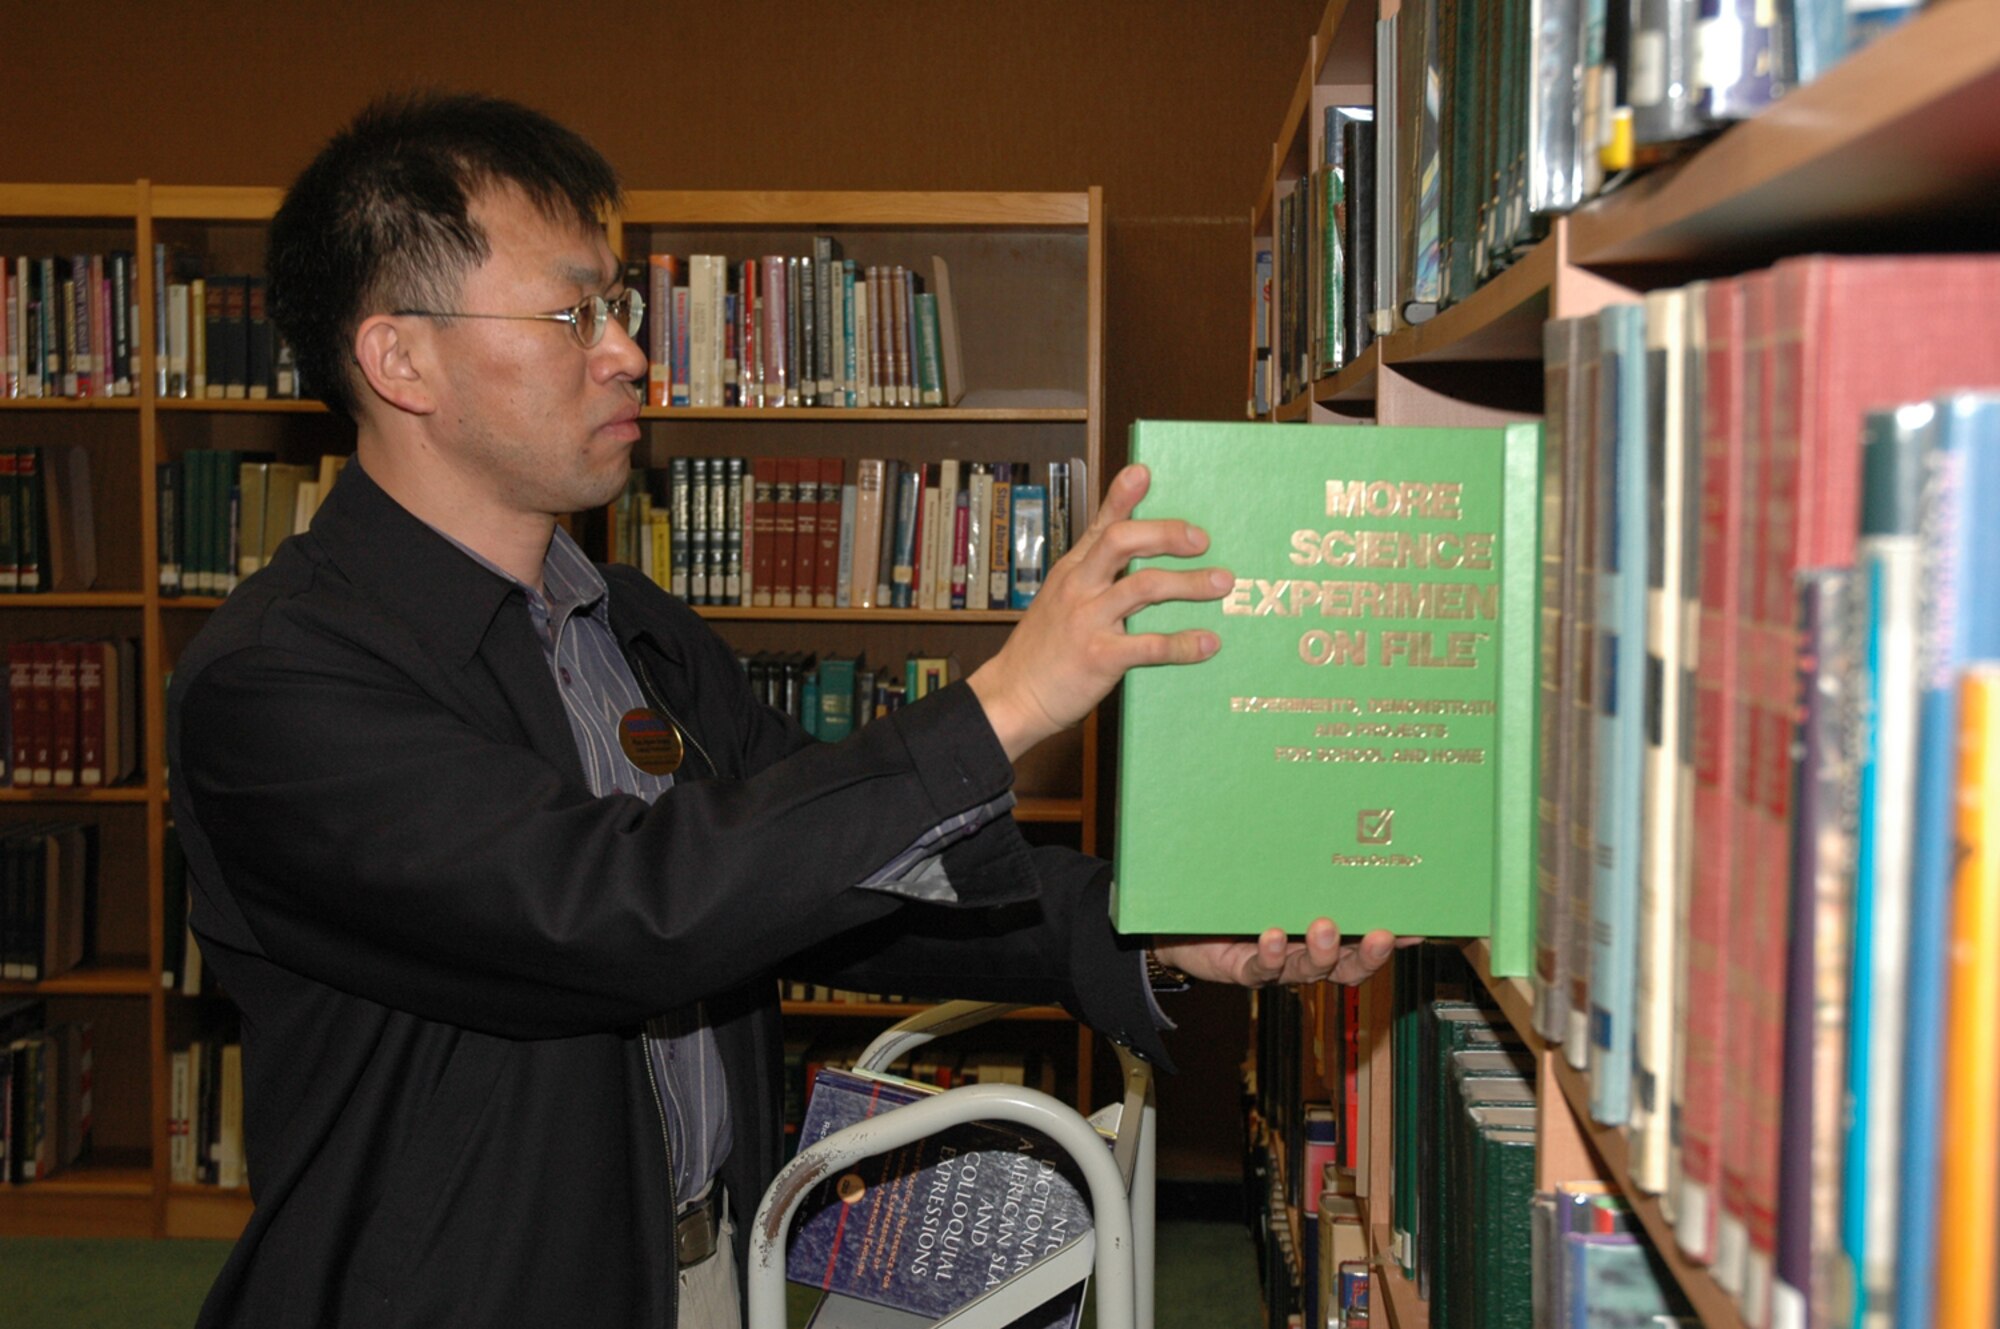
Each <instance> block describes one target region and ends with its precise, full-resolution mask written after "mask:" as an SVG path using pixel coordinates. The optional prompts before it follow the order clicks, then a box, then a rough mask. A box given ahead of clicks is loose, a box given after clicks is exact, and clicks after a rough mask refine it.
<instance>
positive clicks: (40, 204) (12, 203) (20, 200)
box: [0, 184, 139, 221]
mask: <svg viewBox="0 0 2000 1329" xmlns="http://www.w3.org/2000/svg"><path fill="white" fill-rule="evenodd" d="M0 211H4V212H5V214H6V215H7V216H8V217H9V218H10V219H12V220H14V221H35V220H40V219H44V218H46V219H48V220H51V221H63V220H68V219H71V218H83V217H113V218H119V219H122V220H125V221H131V220H132V219H133V218H135V217H137V216H138V215H139V187H138V186H137V185H136V184H130V185H7V186H5V187H4V188H0Z"/></svg>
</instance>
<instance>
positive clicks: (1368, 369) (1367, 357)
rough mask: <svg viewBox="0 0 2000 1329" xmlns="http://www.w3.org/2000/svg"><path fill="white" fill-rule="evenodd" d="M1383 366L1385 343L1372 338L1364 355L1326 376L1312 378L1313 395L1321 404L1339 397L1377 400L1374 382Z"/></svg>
mask: <svg viewBox="0 0 2000 1329" xmlns="http://www.w3.org/2000/svg"><path fill="white" fill-rule="evenodd" d="M1381 368H1382V343H1381V342H1379V341H1371V342H1369V343H1368V345H1367V346H1366V347H1364V348H1363V349H1362V352H1361V358H1360V359H1358V360H1356V361H1354V362H1353V363H1352V364H1347V365H1342V366H1341V367H1340V368H1339V369H1336V370H1335V371H1334V372H1333V373H1331V374H1328V375H1327V376H1326V377H1325V378H1317V379H1314V380H1313V385H1312V399H1313V400H1314V401H1316V402H1319V403H1321V404H1322V405H1324V404H1326V403H1328V402H1337V401H1350V402H1353V401H1374V400H1375V383H1376V379H1377V377H1378V375H1379V373H1380V371H1381Z"/></svg>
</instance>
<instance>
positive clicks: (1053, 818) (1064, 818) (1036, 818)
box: [1014, 796, 1083, 824]
mask: <svg viewBox="0 0 2000 1329" xmlns="http://www.w3.org/2000/svg"><path fill="white" fill-rule="evenodd" d="M1014 820H1015V821H1033V822H1044V823H1055V824H1061V823H1064V822H1080V821H1082V820H1083V800H1082V799H1080V798H1031V797H1025V796H1024V797H1022V798H1019V799H1017V800H1016V801H1015V803H1014Z"/></svg>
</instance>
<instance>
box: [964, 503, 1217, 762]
mask: <svg viewBox="0 0 2000 1329" xmlns="http://www.w3.org/2000/svg"><path fill="white" fill-rule="evenodd" d="M1148 481H1149V477H1148V475H1147V473H1146V468H1145V467H1143V466H1128V467H1126V468H1125V469H1124V470H1122V471H1120V472H1119V473H1118V474H1117V475H1116V476H1114V477H1113V478H1112V481H1111V487H1110V488H1109V489H1108V490H1107V491H1106V492H1105V495H1104V503H1103V506H1101V507H1100V508H1099V509H1098V512H1097V516H1096V518H1095V519H1094V520H1093V521H1092V522H1091V523H1090V528H1089V529H1088V530H1086V531H1085V532H1084V533H1083V538H1082V539H1080V540H1078V541H1077V543H1076V545H1075V547H1074V548H1072V549H1071V550H1070V551H1069V553H1067V554H1066V555H1064V556H1063V558H1062V559H1061V561H1059V562H1058V563H1057V564H1056V565H1055V566H1054V567H1053V568H1051V569H1049V572H1048V575H1047V576H1046V577H1045V578H1043V580H1042V588H1041V590H1040V591H1039V592H1037V593H1036V595H1035V600H1034V603H1033V604H1032V605H1030V606H1029V608H1028V611H1027V613H1026V614H1025V615H1024V616H1023V617H1022V619H1021V621H1020V623H1019V624H1017V625H1016V626H1015V628H1014V630H1013V632H1011V633H1009V634H1008V636H1007V641H1006V644H1005V645H1003V646H1002V647H1001V648H1000V650H999V653H998V654H996V655H994V656H993V657H992V658H991V659H989V660H987V661H986V662H985V663H984V664H982V665H980V666H979V668H977V669H975V670H973V672H972V676H971V677H970V678H968V679H967V680H966V682H967V683H968V684H969V685H970V686H971V688H972V690H973V692H974V694H975V695H977V696H978V698H979V701H980V704H981V705H983V706H984V707H985V708H986V718H987V720H988V722H989V723H991V724H992V726H993V732H994V733H995V734H996V735H997V736H998V737H999V739H1000V745H1001V746H1002V747H1003V748H1005V749H1006V752H1007V756H1008V758H1009V759H1010V760H1011V759H1014V758H1018V757H1019V756H1020V755H1021V754H1022V753H1024V752H1026V751H1027V750H1028V749H1029V748H1032V747H1034V746H1035V744H1037V743H1039V742H1041V741H1042V740H1043V739H1045V738H1048V737H1050V736H1051V735H1054V734H1057V733H1059V732H1061V731H1062V730H1064V729H1068V728H1069V727H1071V726H1072V725H1074V724H1076V723H1078V722H1079V721H1081V720H1082V719H1083V717H1084V716H1086V715H1088V714H1090V711H1091V708H1092V707H1094V706H1096V705H1097V703H1098V702H1100V701H1102V700H1103V699H1104V697H1105V695H1106V694H1107V693H1109V692H1110V691H1111V689H1112V688H1114V687H1116V686H1117V685H1118V680H1119V679H1121V678H1123V677H1124V676H1125V671H1126V670H1128V669H1131V668H1133V667H1134V666H1136V665H1157V664H1193V663H1195V662H1197V661H1200V660H1206V659H1207V658H1208V657H1209V656H1211V655H1214V654H1215V652H1216V649H1217V648H1218V647H1219V646H1220V644H1221V643H1220V642H1219V640H1218V639H1217V638H1216V635H1215V634H1214V633H1213V632H1209V631H1205V630H1202V629H1197V628H1189V629H1185V630H1183V631H1180V632H1174V633H1128V632H1127V631H1126V630H1125V620H1126V618H1127V617H1129V616H1130V615H1132V614H1134V613H1137V612H1138V611H1139V610H1140V609H1143V608H1145V607H1146V606H1147V605H1152V604H1159V603H1162V602H1163V601H1168V600H1219V599H1221V598H1222V597H1223V596H1224V595H1225V594H1227V593H1228V591H1229V588H1230V587H1231V586H1232V585H1234V584H1235V579H1234V578H1233V577H1232V576H1231V574H1230V573H1228V572H1227V571H1224V570H1222V569H1219V568H1206V569H1195V570H1192V571H1187V572H1179V571H1170V570H1168V569H1165V568H1146V569H1144V570H1142V571H1139V572H1135V573H1133V574H1132V575H1131V576H1129V577H1128V576H1125V575H1123V574H1124V571H1125V566H1126V564H1128V563H1130V562H1131V561H1132V560H1133V559H1135V558H1152V557H1159V556H1168V557H1175V558H1193V557H1196V556H1197V555H1199V554H1201V553H1202V552H1203V551H1204V550H1206V549H1207V548H1208V535H1207V533H1206V532H1205V531H1202V530H1201V529H1200V528H1198V527H1195V526H1191V525H1189V524H1188V523H1186V522H1184V521H1177V520H1172V519H1164V520H1161V519H1156V520H1149V521H1135V520H1133V519H1132V509H1133V508H1134V507H1136V506H1137V505H1138V502H1139V500H1140V499H1141V498H1143V497H1145V494H1146V486H1147V483H1148Z"/></svg>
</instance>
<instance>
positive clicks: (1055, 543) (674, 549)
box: [609, 457, 1092, 610]
mask: <svg viewBox="0 0 2000 1329" xmlns="http://www.w3.org/2000/svg"><path fill="white" fill-rule="evenodd" d="M1091 506H1092V503H1091V489H1090V474H1089V467H1088V464H1087V463H1086V462H1085V461H1084V460H1083V459H1082V458H1076V457H1073V458H1069V459H1067V460H1064V461H1056V462H1049V463H1047V464H1046V465H1045V466H1031V465H1029V464H1028V463H1025V462H1012V463H1009V462H984V461H965V462H962V461H960V460H959V459H957V458H955V457H948V458H946V459H944V460H943V461H934V462H902V461H898V460H896V459H894V458H890V459H887V460H885V459H882V458H875V457H862V458H840V457H818V458H814V457H758V458H755V459H752V460H746V459H744V458H742V457H675V458H673V459H672V460H671V461H670V462H669V464H668V465H667V466H665V467H654V468H651V469H648V470H635V471H634V472H633V474H632V478H631V480H630V482H629V483H628V484H627V486H626V490H625V493H624V495H623V496H622V497H621V498H620V499H618V500H617V501H615V502H614V504H613V509H612V515H611V534H610V541H609V543H610V548H611V550H612V555H613V558H614V559H616V560H618V561H621V562H627V563H631V564H633V565H634V566H637V567H639V568H640V569H641V570H643V571H644V572H645V573H646V574H647V575H648V576H650V577H652V578H653V580H654V581H656V582H658V583H659V584H660V585H661V586H663V587H665V588H667V589H668V590H670V591H672V592H673V593H674V594H675V595H679V596H681V597H682V598H684V599H686V600H687V601H688V603H690V604H696V605H703V604H714V605H751V606H757V607H765V606H768V607H771V608H778V609H787V608H821V609H835V608H839V609H846V608H855V609H884V608H896V609H909V608H918V609H932V610H951V609H968V608H969V609H1025V608H1026V607H1027V606H1028V604H1029V603H1030V602H1031V601H1032V600H1033V599H1034V597H1035V593H1036V592H1037V591H1038V590H1039V589H1040V587H1041V581H1042V577H1043V576H1044V575H1045V574H1046V572H1047V570H1048V569H1049V568H1050V567H1051V566H1053V565H1054V563H1055V561H1056V560H1057V559H1059V558H1061V557H1062V555H1063V554H1064V553H1066V552H1067V551H1068V550H1069V548H1070V546H1071V544H1072V543H1073V542H1074V541H1075V539H1076V538H1077V537H1078V536H1080V535H1081V534H1082V532H1083V529H1084V527H1085V526H1086V525H1087V524H1088V523H1089V520H1090V513H1091Z"/></svg>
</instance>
